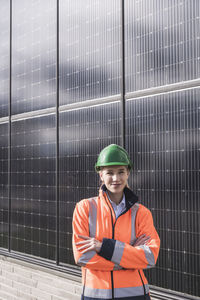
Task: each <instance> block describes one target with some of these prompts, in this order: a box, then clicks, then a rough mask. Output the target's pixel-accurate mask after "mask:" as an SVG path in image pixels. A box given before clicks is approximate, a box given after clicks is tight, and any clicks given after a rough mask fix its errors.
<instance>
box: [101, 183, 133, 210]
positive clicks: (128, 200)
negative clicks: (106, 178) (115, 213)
mask: <svg viewBox="0 0 200 300" xmlns="http://www.w3.org/2000/svg"><path fill="white" fill-rule="evenodd" d="M101 189H102V190H103V191H104V192H106V190H107V187H106V186H105V184H103V185H102V186H101ZM124 194H125V200H126V210H129V208H131V207H132V206H133V205H134V204H135V203H136V202H138V196H137V195H136V194H135V193H134V192H133V191H132V190H131V189H129V188H128V187H125V188H124Z"/></svg>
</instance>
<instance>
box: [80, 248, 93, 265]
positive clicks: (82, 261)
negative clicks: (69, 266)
mask: <svg viewBox="0 0 200 300" xmlns="http://www.w3.org/2000/svg"><path fill="white" fill-rule="evenodd" d="M95 255H96V251H89V252H86V253H83V254H82V255H81V257H80V258H79V260H78V262H77V265H79V266H81V267H84V266H85V265H86V264H87V263H88V262H89V261H90V260H91V259H92V258H93V257H94V256H95Z"/></svg>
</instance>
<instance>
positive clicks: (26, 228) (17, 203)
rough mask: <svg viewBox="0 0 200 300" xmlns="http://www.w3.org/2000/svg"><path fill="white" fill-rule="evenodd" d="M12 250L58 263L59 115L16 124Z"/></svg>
mask: <svg viewBox="0 0 200 300" xmlns="http://www.w3.org/2000/svg"><path fill="white" fill-rule="evenodd" d="M11 131H12V136H11V249H12V250H13V251H17V252H22V253H26V254H30V255H34V256H39V257H42V258H46V259H51V260H55V247H56V244H55V239H56V190H55V176H56V175H55V155H56V130H55V115H53V114H52V115H49V116H43V117H35V118H30V119H24V120H19V121H15V122H12V128H11Z"/></svg>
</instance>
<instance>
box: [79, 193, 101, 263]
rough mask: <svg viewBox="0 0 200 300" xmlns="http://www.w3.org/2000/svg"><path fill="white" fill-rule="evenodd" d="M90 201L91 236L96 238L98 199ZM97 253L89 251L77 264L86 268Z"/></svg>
mask: <svg viewBox="0 0 200 300" xmlns="http://www.w3.org/2000/svg"><path fill="white" fill-rule="evenodd" d="M88 201H89V236H90V237H95V236H96V224H97V197H95V198H90V199H88ZM95 255H96V251H89V252H86V253H84V254H82V255H81V257H80V258H79V260H78V262H77V264H78V265H79V266H82V267H84V266H85V265H86V264H87V263H88V262H89V261H90V260H91V259H92V258H93V257H94V256H95Z"/></svg>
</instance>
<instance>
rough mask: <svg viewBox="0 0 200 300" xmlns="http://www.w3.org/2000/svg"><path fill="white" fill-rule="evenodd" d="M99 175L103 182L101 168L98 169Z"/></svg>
mask: <svg viewBox="0 0 200 300" xmlns="http://www.w3.org/2000/svg"><path fill="white" fill-rule="evenodd" d="M99 177H100V179H101V181H102V182H103V176H102V171H101V170H100V171H99Z"/></svg>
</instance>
